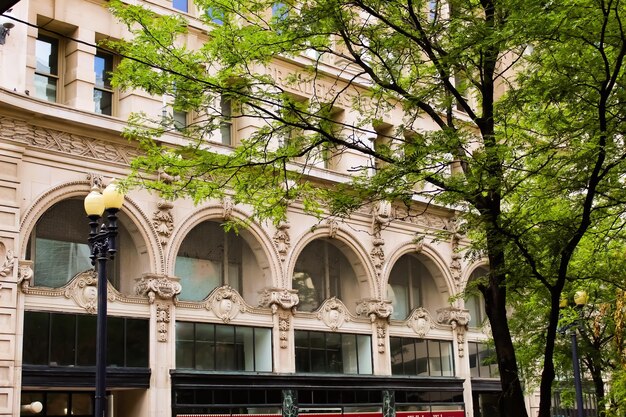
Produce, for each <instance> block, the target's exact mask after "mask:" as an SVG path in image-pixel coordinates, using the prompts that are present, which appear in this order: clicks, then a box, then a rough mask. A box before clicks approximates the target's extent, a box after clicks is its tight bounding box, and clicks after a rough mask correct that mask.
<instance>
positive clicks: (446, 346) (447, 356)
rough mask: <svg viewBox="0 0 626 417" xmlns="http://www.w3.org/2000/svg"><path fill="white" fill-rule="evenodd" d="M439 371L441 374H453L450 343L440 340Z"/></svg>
mask: <svg viewBox="0 0 626 417" xmlns="http://www.w3.org/2000/svg"><path fill="white" fill-rule="evenodd" d="M440 346H441V373H442V375H443V376H454V360H453V358H454V357H453V355H452V343H451V342H441V343H440Z"/></svg>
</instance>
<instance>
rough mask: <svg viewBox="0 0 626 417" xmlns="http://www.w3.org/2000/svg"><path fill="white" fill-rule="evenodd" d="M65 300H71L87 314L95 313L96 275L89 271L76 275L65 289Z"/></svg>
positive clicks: (96, 298)
mask: <svg viewBox="0 0 626 417" xmlns="http://www.w3.org/2000/svg"><path fill="white" fill-rule="evenodd" d="M63 295H65V298H71V299H73V300H74V302H75V303H76V304H77V305H78V306H80V307H82V308H84V309H85V310H86V311H87V312H88V313H91V314H93V313H95V312H96V310H97V307H98V275H97V274H96V271H95V270H93V269H90V270H88V271H85V272H81V273H80V274H78V275H76V276H75V277H74V278H73V279H72V281H71V282H70V283H69V285H68V286H67V287H66V288H65V291H64V294H63Z"/></svg>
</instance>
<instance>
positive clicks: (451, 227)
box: [446, 217, 463, 288]
mask: <svg viewBox="0 0 626 417" xmlns="http://www.w3.org/2000/svg"><path fill="white" fill-rule="evenodd" d="M446 229H447V230H448V232H449V233H450V246H451V249H452V256H451V261H450V273H451V274H452V277H453V278H454V282H455V283H456V286H457V288H459V287H460V286H461V275H462V266H461V254H460V253H459V246H460V245H459V242H460V241H461V239H462V238H463V234H462V231H461V230H462V228H461V220H460V219H459V218H457V217H455V218H452V219H450V220H449V221H448V222H447V226H446Z"/></svg>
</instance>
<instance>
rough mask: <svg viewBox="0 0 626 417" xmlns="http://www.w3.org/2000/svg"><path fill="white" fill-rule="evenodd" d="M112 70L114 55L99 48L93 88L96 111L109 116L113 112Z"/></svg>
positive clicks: (95, 59) (95, 58)
mask: <svg viewBox="0 0 626 417" xmlns="http://www.w3.org/2000/svg"><path fill="white" fill-rule="evenodd" d="M112 71H113V55H112V54H110V53H107V52H104V51H101V50H98V51H97V52H96V56H95V57H94V72H95V74H96V84H95V86H94V90H93V101H94V111H95V112H96V113H98V114H105V115H107V116H110V115H112V114H113V87H112V86H111V72H112Z"/></svg>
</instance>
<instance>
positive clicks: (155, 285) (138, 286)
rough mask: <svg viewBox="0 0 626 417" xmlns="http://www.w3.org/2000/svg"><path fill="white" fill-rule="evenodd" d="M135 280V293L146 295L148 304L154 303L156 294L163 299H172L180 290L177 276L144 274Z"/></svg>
mask: <svg viewBox="0 0 626 417" xmlns="http://www.w3.org/2000/svg"><path fill="white" fill-rule="evenodd" d="M135 281H136V283H135V294H136V295H147V296H148V300H149V302H150V304H152V303H154V300H155V298H156V297H157V296H158V297H159V298H161V299H163V300H168V299H173V298H174V297H176V296H177V295H178V294H180V292H181V290H182V287H181V285H180V283H179V282H178V278H173V277H167V276H165V275H157V274H144V275H143V276H142V277H141V278H137V279H136V280H135Z"/></svg>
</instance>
